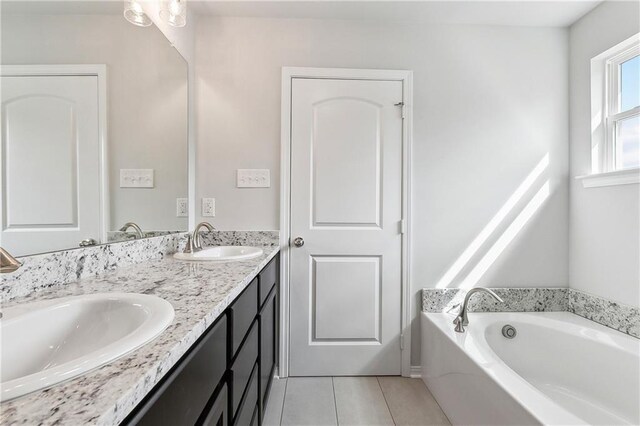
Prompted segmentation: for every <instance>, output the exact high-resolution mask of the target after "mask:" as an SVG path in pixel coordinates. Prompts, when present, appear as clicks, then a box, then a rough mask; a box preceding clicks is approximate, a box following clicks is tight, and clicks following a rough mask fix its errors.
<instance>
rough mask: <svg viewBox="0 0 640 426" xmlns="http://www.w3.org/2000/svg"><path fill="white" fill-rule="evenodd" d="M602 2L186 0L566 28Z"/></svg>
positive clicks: (200, 5)
mask: <svg viewBox="0 0 640 426" xmlns="http://www.w3.org/2000/svg"><path fill="white" fill-rule="evenodd" d="M599 3H601V2H600V1H589V0H573V1H543V0H539V1H535V0H533V1H481V0H469V1H389V0H387V1H370V0H350V1H331V0H329V1H304V0H297V1H296V0H290V1H269V0H262V1H245V0H231V1H230V0H226V1H217V0H189V5H190V7H192V8H193V10H194V11H195V12H196V13H198V14H202V15H212V16H239V17H260V18H306V19H348V20H374V21H403V22H424V23H442V24H478V25H522V26H545V27H566V26H569V25H571V24H572V23H574V22H575V21H577V20H578V19H580V18H581V17H582V16H583V15H584V14H586V13H587V12H589V11H590V10H591V9H593V8H594V7H596V6H597V5H598V4H599Z"/></svg>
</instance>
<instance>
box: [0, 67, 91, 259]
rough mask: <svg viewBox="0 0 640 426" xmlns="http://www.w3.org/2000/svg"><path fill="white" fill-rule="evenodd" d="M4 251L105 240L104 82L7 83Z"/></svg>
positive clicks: (13, 79) (34, 79)
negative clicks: (102, 229) (100, 111)
mask: <svg viewBox="0 0 640 426" xmlns="http://www.w3.org/2000/svg"><path fill="white" fill-rule="evenodd" d="M1 78H2V80H1V84H2V174H1V177H0V179H1V188H2V241H1V243H2V246H3V247H5V248H6V249H8V250H9V251H10V252H11V253H12V254H14V255H17V256H21V255H25V254H31V253H39V252H45V251H52V250H59V249H63V248H69V247H77V246H78V243H79V242H80V241H81V240H83V239H86V238H93V239H96V240H99V239H100V223H101V222H100V220H101V215H100V170H101V167H100V144H99V128H98V108H99V106H98V77H97V76H3V77H1Z"/></svg>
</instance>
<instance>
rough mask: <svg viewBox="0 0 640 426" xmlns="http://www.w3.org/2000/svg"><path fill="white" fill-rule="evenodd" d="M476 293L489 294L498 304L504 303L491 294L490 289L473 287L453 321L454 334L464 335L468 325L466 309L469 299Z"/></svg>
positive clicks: (498, 297)
mask: <svg viewBox="0 0 640 426" xmlns="http://www.w3.org/2000/svg"><path fill="white" fill-rule="evenodd" d="M478 292H485V293H487V294H489V295H490V296H491V297H493V298H494V299H495V300H497V301H498V302H500V303H504V300H502V299H501V298H500V296H498V295H497V294H495V293H494V292H493V290H490V289H488V288H484V287H474V288H472V289H471V290H469V291H468V292H467V294H466V295H465V296H464V302H462V305H461V306H460V311H459V312H458V316H457V317H456V319H454V320H453V323H454V324H455V325H456V328H455V331H456V332H458V333H464V328H465V327H466V326H467V325H469V316H468V315H467V311H468V308H469V299H470V298H471V296H472V295H473V294H475V293H478Z"/></svg>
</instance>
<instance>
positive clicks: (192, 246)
mask: <svg viewBox="0 0 640 426" xmlns="http://www.w3.org/2000/svg"><path fill="white" fill-rule="evenodd" d="M203 227H204V228H207V230H208V231H209V232H211V231H215V230H216V228H214V227H213V225H211V224H210V223H209V222H200V223H199V224H197V225H196V228H195V229H194V230H193V235H192V236H191V238H190V239H187V246H186V247H185V253H189V252H193V253H195V252H197V251H200V250H202V240H201V239H200V228H203ZM189 240H190V241H189ZM189 250H190V251H189Z"/></svg>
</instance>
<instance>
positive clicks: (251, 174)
mask: <svg viewBox="0 0 640 426" xmlns="http://www.w3.org/2000/svg"><path fill="white" fill-rule="evenodd" d="M236 179H237V182H236V187H238V188H269V187H271V173H270V171H269V169H238V171H237V176H236Z"/></svg>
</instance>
